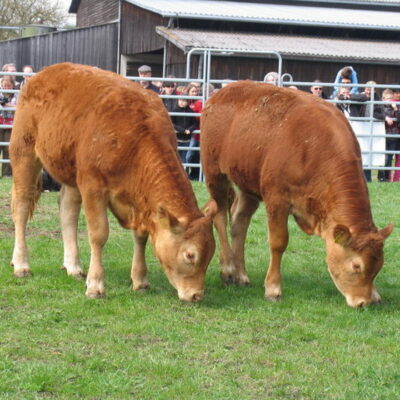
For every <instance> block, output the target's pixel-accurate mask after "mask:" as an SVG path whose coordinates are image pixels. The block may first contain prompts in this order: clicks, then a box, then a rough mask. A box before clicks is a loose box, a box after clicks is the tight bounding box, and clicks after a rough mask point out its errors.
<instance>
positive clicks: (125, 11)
mask: <svg viewBox="0 0 400 400" xmlns="http://www.w3.org/2000/svg"><path fill="white" fill-rule="evenodd" d="M159 25H162V26H167V25H168V19H167V18H163V17H161V16H160V15H157V14H155V13H152V12H149V11H146V10H143V9H141V8H139V7H136V6H133V5H132V4H129V3H126V2H122V7H121V53H122V54H136V53H147V52H152V51H154V50H159V49H163V48H164V39H163V38H162V37H161V36H159V35H158V34H157V33H156V31H155V27H156V26H159Z"/></svg>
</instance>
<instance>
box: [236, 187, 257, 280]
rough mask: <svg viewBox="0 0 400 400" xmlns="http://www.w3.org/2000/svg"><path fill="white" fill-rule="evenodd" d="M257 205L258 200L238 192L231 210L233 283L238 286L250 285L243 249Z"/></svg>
mask: <svg viewBox="0 0 400 400" xmlns="http://www.w3.org/2000/svg"><path fill="white" fill-rule="evenodd" d="M258 204H259V200H258V199H257V198H256V197H254V196H251V195H248V194H246V193H244V192H242V191H241V190H239V191H238V193H237V195H236V198H235V201H234V203H233V205H232V208H231V214H232V221H231V235H232V250H233V255H234V259H235V266H236V271H235V277H234V281H235V283H236V284H239V285H248V284H249V283H250V280H249V278H248V276H247V274H246V268H245V257H244V247H245V240H246V235H247V230H248V227H249V224H250V220H251V217H252V215H253V214H254V213H255V211H256V210H257V208H258Z"/></svg>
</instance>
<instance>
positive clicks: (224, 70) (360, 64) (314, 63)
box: [0, 0, 400, 84]
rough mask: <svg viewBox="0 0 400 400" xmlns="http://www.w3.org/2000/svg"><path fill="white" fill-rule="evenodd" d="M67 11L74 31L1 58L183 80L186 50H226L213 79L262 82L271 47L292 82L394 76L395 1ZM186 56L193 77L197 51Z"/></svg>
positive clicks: (18, 46) (96, 2)
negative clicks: (345, 73)
mask: <svg viewBox="0 0 400 400" xmlns="http://www.w3.org/2000/svg"><path fill="white" fill-rule="evenodd" d="M69 12H71V13H75V14H76V16H77V28H76V29H73V30H68V31H61V32H53V33H49V34H46V35H40V36H33V37H29V38H21V39H15V40H9V41H3V42H0V64H4V63H8V62H15V63H16V64H17V67H22V65H24V64H32V65H34V67H35V69H39V68H41V67H43V66H46V65H49V64H53V63H56V62H61V61H73V62H80V63H84V64H89V65H95V66H98V67H100V68H105V69H108V70H112V71H116V72H119V73H121V74H123V75H137V67H138V66H139V65H141V64H149V65H151V66H152V68H153V75H154V76H162V75H163V74H164V75H167V74H174V75H176V76H177V77H184V76H185V74H186V63H187V54H188V53H189V52H190V51H191V50H192V49H195V48H202V49H211V50H212V49H225V50H226V51H225V52H224V54H223V55H221V54H215V55H213V56H212V61H211V63H210V69H211V78H212V79H226V78H227V79H246V78H250V79H255V80H262V79H263V77H264V75H265V74H266V73H267V72H268V71H272V70H277V60H276V57H275V56H273V55H271V54H269V53H270V52H278V53H279V54H280V55H281V56H282V59H283V64H282V72H283V73H287V74H290V75H288V76H289V77H290V76H291V77H293V79H294V80H295V81H306V82H307V81H308V82H309V81H312V80H314V79H320V80H322V81H325V82H331V81H332V80H333V79H334V76H335V75H336V72H337V71H338V69H340V68H341V67H342V66H344V65H352V66H353V67H354V68H355V69H356V70H357V71H358V74H359V80H360V81H361V82H365V81H368V80H375V81H377V82H378V83H382V84H396V83H398V82H399V76H400V40H399V39H400V1H398V0H338V1H331V0H325V1H318V0H284V1H273V0H252V1H246V0H241V1H238V0H231V1H225V0H191V1H187V0H152V1H148V0H72V1H71V5H70V8H69ZM191 60H192V61H191V62H192V68H191V77H196V76H198V74H199V73H201V72H202V66H203V62H202V55H201V54H200V53H199V54H195V55H194V56H193V57H192V59H191Z"/></svg>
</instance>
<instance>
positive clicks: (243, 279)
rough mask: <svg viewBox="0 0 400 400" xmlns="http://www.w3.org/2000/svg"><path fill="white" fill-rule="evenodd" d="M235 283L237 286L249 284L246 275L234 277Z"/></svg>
mask: <svg viewBox="0 0 400 400" xmlns="http://www.w3.org/2000/svg"><path fill="white" fill-rule="evenodd" d="M235 283H236V285H238V286H249V285H250V279H249V277H248V276H246V275H243V276H239V277H238V278H236V280H235Z"/></svg>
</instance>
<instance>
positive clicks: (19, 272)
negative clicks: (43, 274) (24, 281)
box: [14, 268, 32, 278]
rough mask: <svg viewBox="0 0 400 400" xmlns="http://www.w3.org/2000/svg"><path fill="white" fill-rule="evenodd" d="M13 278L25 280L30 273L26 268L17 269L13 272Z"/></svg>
mask: <svg viewBox="0 0 400 400" xmlns="http://www.w3.org/2000/svg"><path fill="white" fill-rule="evenodd" d="M14 276H15V277H16V278H26V277H28V276H32V272H31V270H30V269H28V268H23V269H17V270H15V271H14Z"/></svg>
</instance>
